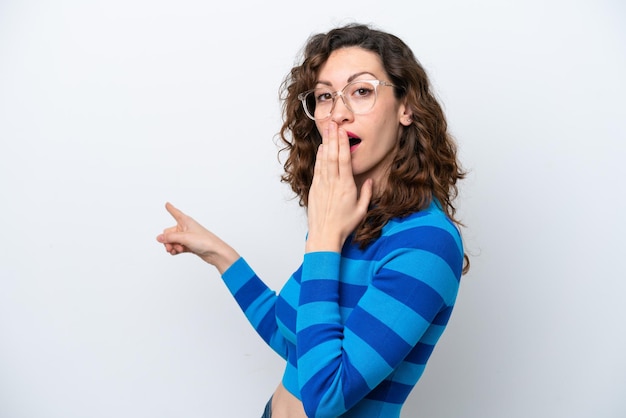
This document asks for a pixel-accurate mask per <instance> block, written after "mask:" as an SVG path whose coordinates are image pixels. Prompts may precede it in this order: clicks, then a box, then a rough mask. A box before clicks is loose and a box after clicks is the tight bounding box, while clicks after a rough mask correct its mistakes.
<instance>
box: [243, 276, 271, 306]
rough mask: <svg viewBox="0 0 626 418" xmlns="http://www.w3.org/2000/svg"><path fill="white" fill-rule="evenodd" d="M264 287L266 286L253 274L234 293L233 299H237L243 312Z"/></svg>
mask: <svg viewBox="0 0 626 418" xmlns="http://www.w3.org/2000/svg"><path fill="white" fill-rule="evenodd" d="M266 289H267V286H265V285H264V284H263V282H261V280H260V279H259V278H258V277H256V276H254V277H253V278H252V279H250V280H248V282H247V283H246V284H244V285H243V286H241V288H240V289H239V290H238V291H237V293H236V294H235V299H237V302H238V303H239V306H240V307H241V310H243V311H244V312H245V311H246V310H247V309H248V307H249V306H250V305H251V304H252V302H254V301H255V299H257V298H258V297H259V296H260V295H261V294H262V293H263V292H264V291H265V290H266Z"/></svg>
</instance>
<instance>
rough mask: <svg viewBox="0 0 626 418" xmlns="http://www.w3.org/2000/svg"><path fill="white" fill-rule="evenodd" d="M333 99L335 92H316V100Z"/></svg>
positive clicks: (322, 101) (326, 100)
mask: <svg viewBox="0 0 626 418" xmlns="http://www.w3.org/2000/svg"><path fill="white" fill-rule="evenodd" d="M332 100H333V94H332V93H330V92H328V91H321V92H317V91H316V92H315V102H316V103H324V102H328V101H332Z"/></svg>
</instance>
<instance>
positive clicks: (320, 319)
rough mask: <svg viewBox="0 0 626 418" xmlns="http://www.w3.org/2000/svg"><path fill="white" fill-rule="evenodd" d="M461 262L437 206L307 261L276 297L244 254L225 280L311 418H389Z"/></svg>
mask: <svg viewBox="0 0 626 418" xmlns="http://www.w3.org/2000/svg"><path fill="white" fill-rule="evenodd" d="M462 265H463V246H462V242H461V238H460V235H459V232H458V230H457V228H456V227H455V226H454V225H453V223H452V222H450V220H449V219H448V218H447V217H446V215H445V214H444V213H443V211H442V210H441V209H440V207H439V206H438V205H437V204H435V203H433V204H431V206H430V207H429V208H428V209H426V210H424V211H420V212H417V213H414V214H412V215H410V216H408V217H405V218H402V219H393V220H391V221H389V222H388V223H387V224H386V225H385V227H384V228H383V231H382V235H381V237H380V238H378V239H377V240H376V241H375V242H373V243H372V244H370V245H369V246H368V247H367V248H365V249H363V250H362V249H360V248H359V246H358V245H356V244H353V243H351V242H350V240H348V241H347V242H346V244H345V245H344V247H343V250H342V252H341V254H339V253H334V252H314V253H307V254H305V255H304V260H303V262H302V265H301V266H300V268H299V269H298V270H297V271H296V272H295V273H294V274H293V275H292V276H291V278H290V279H289V280H288V281H287V282H286V284H285V285H284V287H283V289H282V290H281V292H280V294H279V295H276V293H275V292H273V291H272V290H270V289H269V288H268V287H267V286H266V285H265V284H264V283H263V282H262V281H261V280H260V279H259V278H258V277H257V275H256V274H255V273H254V271H253V270H252V269H251V268H250V267H249V266H248V264H247V263H246V262H245V260H244V259H243V258H240V259H239V260H238V261H236V262H235V263H234V264H233V265H232V266H231V267H230V268H229V269H228V270H227V271H225V272H224V274H223V276H222V277H223V279H224V281H225V283H226V285H227V287H228V288H229V290H230V292H231V293H232V294H233V295H234V297H235V299H236V300H237V303H238V304H239V306H240V307H241V309H242V310H243V312H244V313H245V315H246V316H247V318H248V320H249V321H250V323H251V324H252V326H253V327H254V328H255V329H256V331H257V332H258V333H259V335H260V336H261V337H262V338H263V340H265V342H266V343H267V344H269V345H270V347H272V349H273V350H274V351H276V352H277V353H278V354H279V355H280V356H282V357H283V358H284V359H285V360H286V363H287V364H286V369H285V372H284V375H283V380H282V382H283V385H284V386H285V388H286V389H287V390H288V391H289V392H291V393H292V394H293V395H295V396H296V397H297V398H298V399H300V400H301V401H302V403H303V405H304V409H305V411H306V413H307V416H309V417H311V418H313V417H329V418H330V417H333V418H334V417H339V416H341V417H359V418H364V417H365V418H374V417H385V418H393V417H399V416H400V409H401V408H402V405H403V404H404V402H405V400H406V398H407V396H408V395H409V392H410V391H411V389H412V388H413V387H414V386H415V384H416V383H417V381H418V379H419V378H420V376H421V375H422V373H423V371H424V368H425V366H426V361H427V360H428V358H429V356H430V354H431V352H432V350H433V348H434V346H435V343H436V342H437V340H438V339H439V337H440V336H441V334H442V332H443V330H444V328H445V326H446V324H447V323H448V319H449V318H450V314H451V312H452V308H453V306H454V302H455V299H456V295H457V291H458V288H459V279H460V277H461V270H462Z"/></svg>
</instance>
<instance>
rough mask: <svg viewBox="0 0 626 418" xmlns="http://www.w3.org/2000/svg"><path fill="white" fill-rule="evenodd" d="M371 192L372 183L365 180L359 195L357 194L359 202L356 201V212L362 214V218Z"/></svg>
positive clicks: (372, 188)
mask: <svg viewBox="0 0 626 418" xmlns="http://www.w3.org/2000/svg"><path fill="white" fill-rule="evenodd" d="M373 192H374V181H373V180H372V179H367V180H365V182H364V183H363V186H361V193H360V194H359V200H358V201H357V212H358V213H361V214H363V217H365V215H366V214H367V210H368V208H369V205H370V202H371V200H372V194H373Z"/></svg>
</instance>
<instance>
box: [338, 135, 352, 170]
mask: <svg viewBox="0 0 626 418" xmlns="http://www.w3.org/2000/svg"><path fill="white" fill-rule="evenodd" d="M337 140H338V147H339V149H338V171H339V177H342V178H346V179H347V178H350V179H351V178H353V175H352V156H351V155H350V139H348V133H347V132H346V131H345V130H344V129H339V130H338V131H337Z"/></svg>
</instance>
